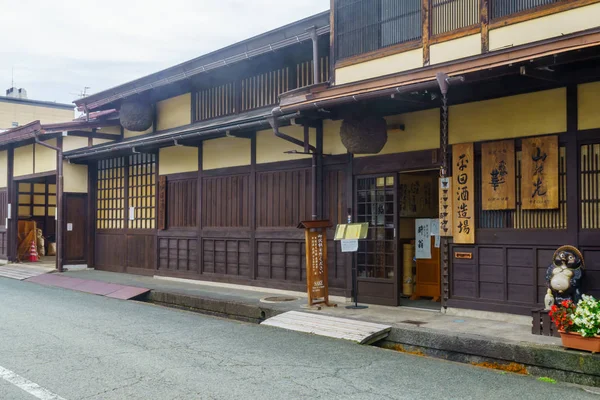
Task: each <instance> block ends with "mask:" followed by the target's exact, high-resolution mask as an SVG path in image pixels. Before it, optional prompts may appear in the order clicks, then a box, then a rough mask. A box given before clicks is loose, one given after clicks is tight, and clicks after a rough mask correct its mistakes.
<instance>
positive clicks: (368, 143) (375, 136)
mask: <svg viewBox="0 0 600 400" xmlns="http://www.w3.org/2000/svg"><path fill="white" fill-rule="evenodd" d="M340 136H341V139H342V144H343V145H344V147H346V149H347V150H348V151H349V152H350V153H352V154H377V153H379V152H380V151H381V150H382V149H383V146H385V144H386V142H387V122H386V120H385V119H384V118H382V117H374V116H368V117H364V118H356V117H352V118H347V119H344V121H343V122H342V127H341V128H340Z"/></svg>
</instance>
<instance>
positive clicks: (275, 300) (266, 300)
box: [260, 296, 298, 303]
mask: <svg viewBox="0 0 600 400" xmlns="http://www.w3.org/2000/svg"><path fill="white" fill-rule="evenodd" d="M296 300H298V298H297V297H281V296H280V297H264V298H262V299H260V301H262V302H263V303H285V302H286V301H296Z"/></svg>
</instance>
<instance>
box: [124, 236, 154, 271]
mask: <svg viewBox="0 0 600 400" xmlns="http://www.w3.org/2000/svg"><path fill="white" fill-rule="evenodd" d="M155 263H156V236H155V235H145V234H135V235H130V234H128V235H127V264H126V265H127V272H130V273H140V274H151V275H152V274H153V273H154V270H155Z"/></svg>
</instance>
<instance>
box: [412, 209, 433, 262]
mask: <svg viewBox="0 0 600 400" xmlns="http://www.w3.org/2000/svg"><path fill="white" fill-rule="evenodd" d="M415 258H416V259H417V260H419V259H430V258H431V219H428V218H422V219H417V220H416V221H415Z"/></svg>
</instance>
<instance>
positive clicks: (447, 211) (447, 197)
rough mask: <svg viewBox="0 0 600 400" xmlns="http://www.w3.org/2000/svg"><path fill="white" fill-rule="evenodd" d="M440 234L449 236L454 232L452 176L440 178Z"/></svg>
mask: <svg viewBox="0 0 600 400" xmlns="http://www.w3.org/2000/svg"><path fill="white" fill-rule="evenodd" d="M439 193H440V201H439V206H440V236H444V237H448V236H452V233H453V221H454V218H453V217H454V209H453V208H452V204H453V201H452V198H453V196H454V193H453V192H452V178H440V192H439Z"/></svg>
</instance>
